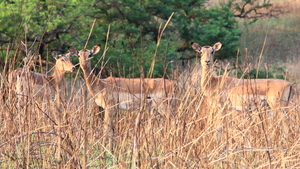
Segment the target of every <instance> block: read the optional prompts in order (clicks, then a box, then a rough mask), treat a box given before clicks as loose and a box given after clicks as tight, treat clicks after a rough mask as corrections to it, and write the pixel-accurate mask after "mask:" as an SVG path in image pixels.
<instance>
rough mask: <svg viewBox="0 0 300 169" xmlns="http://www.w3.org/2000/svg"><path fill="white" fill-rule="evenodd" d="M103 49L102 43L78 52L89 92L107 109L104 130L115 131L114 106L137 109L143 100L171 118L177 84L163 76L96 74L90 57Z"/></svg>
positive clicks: (74, 50)
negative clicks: (135, 76) (102, 77)
mask: <svg viewBox="0 0 300 169" xmlns="http://www.w3.org/2000/svg"><path fill="white" fill-rule="evenodd" d="M100 48H101V47H100V45H96V46H94V47H93V48H92V49H91V50H87V49H83V50H81V51H79V52H78V57H79V62H80V67H81V69H82V71H83V75H84V80H85V84H86V87H87V89H88V91H89V92H90V93H91V94H92V96H93V97H94V99H95V102H96V104H97V105H98V106H100V107H102V108H104V109H105V115H104V116H105V118H104V126H105V129H104V130H105V131H106V132H107V131H110V134H112V128H111V127H112V126H111V125H112V121H111V117H110V116H111V110H112V109H114V108H120V109H125V110H132V109H137V108H139V107H140V106H141V103H145V102H144V101H146V103H149V104H150V106H152V107H153V108H154V109H156V110H158V111H159V112H160V113H161V114H164V115H166V116H167V117H168V116H169V114H170V113H171V112H169V110H168V109H169V108H170V107H169V106H170V105H169V102H170V98H171V97H172V94H173V90H174V86H175V83H174V82H172V81H170V80H167V79H163V78H155V79H150V78H144V79H142V78H116V77H108V78H106V79H99V78H98V77H96V76H95V75H94V74H93V73H92V68H91V61H90V57H92V56H93V55H95V54H97V53H98V52H99V51H100ZM69 50H73V53H75V52H77V51H76V49H75V48H73V47H71V48H70V49H69ZM144 99H145V100H144ZM148 101H149V102H148Z"/></svg>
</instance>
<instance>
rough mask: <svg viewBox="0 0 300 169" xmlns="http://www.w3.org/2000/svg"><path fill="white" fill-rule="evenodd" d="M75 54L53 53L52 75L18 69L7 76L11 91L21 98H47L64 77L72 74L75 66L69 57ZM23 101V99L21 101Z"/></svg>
mask: <svg viewBox="0 0 300 169" xmlns="http://www.w3.org/2000/svg"><path fill="white" fill-rule="evenodd" d="M75 54H76V53H72V52H71V53H68V54H64V55H58V54H57V52H55V51H53V52H52V56H53V57H54V58H55V60H56V64H55V66H54V67H53V71H54V73H53V75H51V76H46V75H44V74H41V73H37V72H33V71H29V70H28V69H26V68H18V69H16V70H14V71H12V72H10V73H9V75H8V82H9V84H10V86H11V88H12V90H13V91H14V92H15V93H16V94H17V95H18V97H19V98H21V97H23V98H24V97H37V98H43V96H46V97H49V96H50V95H53V94H54V93H55V88H56V86H61V84H62V81H63V78H64V75H65V74H66V73H67V72H73V71H74V70H75V66H74V65H73V64H72V62H71V61H70V57H71V56H73V55H75ZM22 100H24V99H22Z"/></svg>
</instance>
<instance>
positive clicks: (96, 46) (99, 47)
mask: <svg viewBox="0 0 300 169" xmlns="http://www.w3.org/2000/svg"><path fill="white" fill-rule="evenodd" d="M100 49H101V46H100V44H98V45H95V46H94V47H93V48H92V50H91V52H92V54H93V55H95V54H97V53H99V52H100Z"/></svg>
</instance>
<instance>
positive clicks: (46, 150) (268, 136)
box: [0, 1, 300, 168]
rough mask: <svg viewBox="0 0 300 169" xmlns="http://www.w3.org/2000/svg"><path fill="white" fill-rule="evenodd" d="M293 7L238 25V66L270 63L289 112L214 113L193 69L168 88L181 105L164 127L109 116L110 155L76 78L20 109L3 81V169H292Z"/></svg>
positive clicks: (295, 156) (153, 117)
mask: <svg viewBox="0 0 300 169" xmlns="http://www.w3.org/2000/svg"><path fill="white" fill-rule="evenodd" d="M289 2H291V3H292V2H293V3H294V2H295V1H289ZM280 3H281V1H280ZM296 6H297V5H295V4H293V5H291V7H293V8H291V9H294V8H295V10H292V13H287V14H285V15H283V16H281V17H279V18H271V19H262V20H260V21H257V22H256V23H254V24H252V25H250V26H248V27H243V23H242V22H241V23H240V24H241V27H243V28H242V29H243V36H242V38H241V57H242V59H243V57H245V53H244V49H245V48H247V49H248V51H249V53H248V55H249V58H250V59H249V62H251V63H252V64H253V65H251V66H253V67H252V68H257V67H259V68H262V69H264V67H265V66H264V65H266V64H267V65H269V67H270V68H269V69H270V70H271V71H273V72H274V73H276V72H278V68H282V69H283V72H287V73H286V78H287V79H288V80H289V81H290V82H292V83H293V84H294V92H293V93H294V96H293V100H292V102H291V104H290V105H289V107H287V108H286V109H284V110H281V109H280V110H279V109H278V110H276V111H275V112H273V115H271V114H270V112H269V110H268V109H266V108H265V107H260V106H258V107H257V108H256V109H255V110H253V111H242V112H238V111H235V110H231V109H228V106H227V105H223V106H219V105H216V104H215V102H216V100H217V99H218V98H207V97H202V91H201V90H200V86H199V81H198V80H197V78H195V77H199V74H198V72H199V71H198V67H196V68H194V69H192V70H193V71H192V70H191V71H187V72H186V73H185V74H182V75H181V76H180V79H174V80H178V81H179V80H180V83H181V85H180V87H179V88H178V92H179V93H180V98H179V99H176V100H175V103H174V105H173V110H174V111H175V112H176V116H175V117H173V118H172V119H171V120H170V122H167V120H166V118H164V117H163V116H161V115H160V114H158V113H151V112H149V111H147V109H146V108H145V109H144V108H141V109H139V110H135V111H122V110H117V111H116V112H114V113H113V120H114V126H113V128H114V135H113V148H112V149H109V147H108V145H107V143H106V139H105V133H104V132H103V123H102V122H103V114H104V113H103V110H102V109H101V108H99V107H97V106H96V105H95V103H94V101H93V98H92V97H91V96H90V95H89V94H88V92H87V91H86V87H85V85H84V80H83V79H82V78H81V77H80V76H72V77H70V78H69V80H68V82H67V84H68V85H65V86H64V87H63V88H62V94H61V101H57V99H56V100H53V99H47V100H45V101H43V102H41V101H40V100H34V99H30V98H31V97H29V98H28V104H26V105H23V106H22V107H20V106H19V105H18V104H17V101H18V96H16V95H14V94H13V93H11V89H10V88H9V86H7V83H6V81H5V80H4V79H6V75H5V74H2V75H1V84H0V86H1V93H0V94H1V97H0V101H1V106H0V112H1V113H0V133H1V134H0V168H59V167H60V168H85V166H86V167H88V168H299V167H300V154H299V151H300V140H299V138H300V119H299V106H298V105H299V93H298V89H299V87H298V84H299V79H300V76H299V73H298V72H299V71H298V70H299V66H300V63H299V61H298V59H299V48H298V46H299V39H300V34H299V32H300V31H299V29H300V25H299V24H300V15H299V12H298V11H299V10H298V8H297V7H296ZM298 6H300V5H298ZM297 14H298V15H297ZM265 37H266V44H265V47H264V50H263V55H262V62H261V64H260V65H258V58H259V56H260V53H261V50H262V48H263V46H264V45H263V42H264V39H265ZM182 77H184V78H182ZM216 97H217V96H216ZM21 99H23V100H24V99H25V98H21Z"/></svg>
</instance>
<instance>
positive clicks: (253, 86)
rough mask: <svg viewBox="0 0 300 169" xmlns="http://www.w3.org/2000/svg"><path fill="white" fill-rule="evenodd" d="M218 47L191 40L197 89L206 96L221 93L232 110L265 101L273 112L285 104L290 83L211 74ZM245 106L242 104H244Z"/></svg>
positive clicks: (289, 90) (220, 44)
mask: <svg viewBox="0 0 300 169" xmlns="http://www.w3.org/2000/svg"><path fill="white" fill-rule="evenodd" d="M221 47H222V43H221V42H217V43H216V44H215V45H214V46H213V47H211V46H203V47H201V46H200V45H199V44H197V43H194V42H192V48H193V50H195V51H196V52H198V53H200V54H201V66H202V75H201V88H202V89H203V93H204V95H206V96H208V97H209V96H212V95H216V94H221V95H222V98H223V99H224V98H225V99H228V100H229V101H230V102H231V105H232V107H233V108H235V109H236V110H243V108H245V107H246V108H247V109H252V107H251V106H250V104H249V105H247V104H248V103H249V100H250V101H260V102H266V103H267V104H268V105H269V107H270V108H271V109H272V110H273V111H274V110H276V109H277V108H283V107H285V106H287V105H288V103H289V99H290V95H291V89H292V84H291V83H290V82H288V81H285V80H281V79H251V80H250V79H237V78H234V77H230V76H225V75H223V76H215V75H214V74H213V68H212V65H213V58H214V53H215V52H216V51H218V50H220V49H221ZM245 105H246V106H245Z"/></svg>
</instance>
